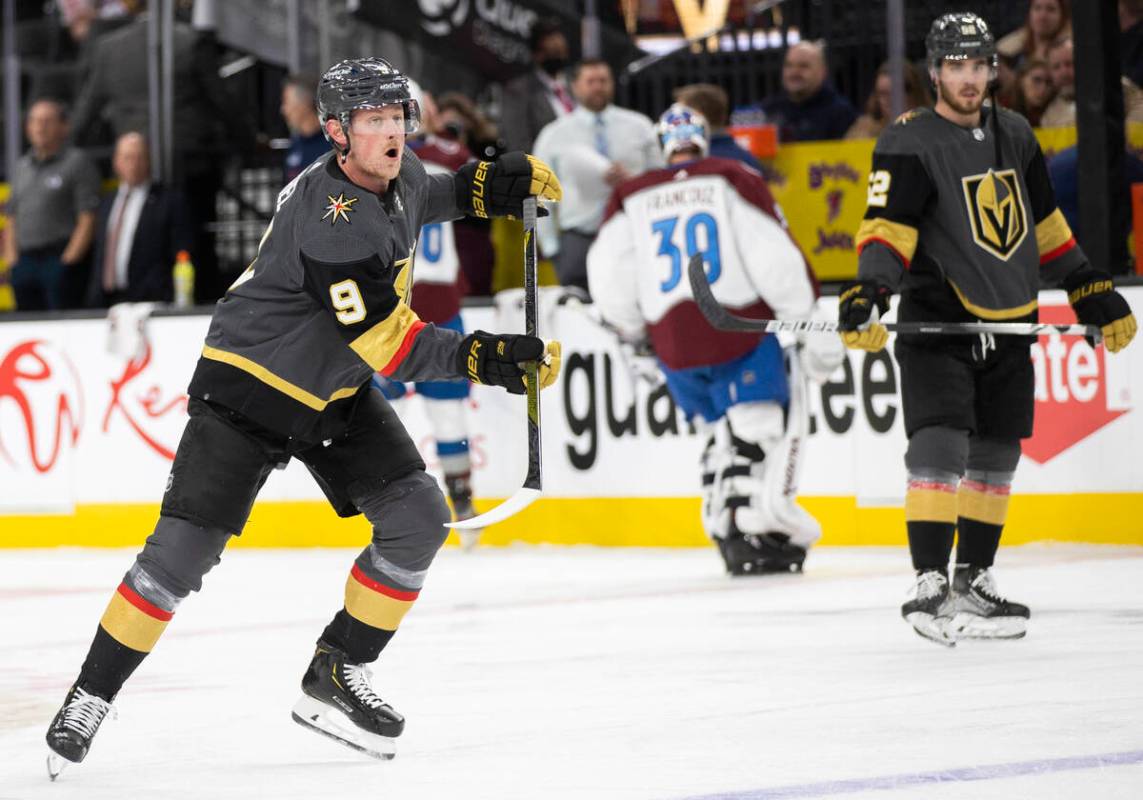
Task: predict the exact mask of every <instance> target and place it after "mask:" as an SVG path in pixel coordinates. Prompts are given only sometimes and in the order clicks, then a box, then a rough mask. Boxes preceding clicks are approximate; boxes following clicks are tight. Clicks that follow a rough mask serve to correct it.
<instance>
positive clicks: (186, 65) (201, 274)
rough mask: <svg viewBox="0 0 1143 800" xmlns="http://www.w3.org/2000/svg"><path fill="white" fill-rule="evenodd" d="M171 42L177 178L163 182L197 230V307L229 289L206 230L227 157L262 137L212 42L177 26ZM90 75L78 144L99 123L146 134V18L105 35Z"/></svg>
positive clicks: (75, 126)
mask: <svg viewBox="0 0 1143 800" xmlns="http://www.w3.org/2000/svg"><path fill="white" fill-rule="evenodd" d="M173 40H174V47H173V53H172V57H173V59H174V69H173V73H174V79H173V81H172V84H173V89H174V91H173V94H174V97H173V98H172V107H173V108H174V141H173V142H172V143H171V146H172V147H173V148H174V159H173V163H174V173H175V174H174V175H164V176H163V180H164V181H168V182H169V183H170V185H171V186H178V187H179V188H180V189H181V190H182V191H183V194H184V196H185V197H186V199H187V207H188V210H189V211H190V215H191V220H192V222H193V224H194V226H195V245H196V247H195V251H194V252H195V256H196V257H197V261H196V267H197V270H198V274H197V276H196V278H197V280H196V281H195V294H196V300H197V301H198V302H200V303H206V302H211V301H213V300H215V299H217V298H218V297H220V296H221V295H222V293H223V291H225V289H226V283H228V282H229V281H227V280H226V279H225V278H224V277H223V276H222V275H220V274H219V269H218V258H217V255H216V252H215V247H214V235H213V233H211V232H210V231H209V230H208V229H207V227H206V225H207V224H208V223H211V222H213V221H214V219H215V217H216V212H215V202H216V197H217V194H218V192H219V190H220V189H221V188H222V173H223V167H224V165H225V161H226V158H227V157H228V156H229V155H230V154H232V153H234V152H235V151H241V152H252V151H253V149H254V147H255V144H256V132H255V127H254V122H253V120H252V119H251V118H250V115H249V113H248V112H247V110H246V109H244V108H243V107H242V106H241V105H239V104H238V102H237V101H236V100H235V99H234V97H232V96H231V94H230V93H229V92H228V91H227V87H226V85H225V83H223V81H222V79H221V78H220V77H219V76H218V54H217V51H216V48H215V44H214V42H213V41H211V40H210V39H209V38H208V37H205V36H201V35H200V34H199V33H197V32H196V31H195V30H194V29H192V28H191V27H190V26H189V25H186V24H184V23H181V22H176V23H175V26H174V31H173ZM90 69H91V72H90V74H89V75H88V76H87V80H86V81H85V82H84V85H83V89H82V90H81V92H80V96H79V100H78V101H77V102H76V108H75V113H74V115H73V121H72V130H73V131H74V132H75V134H76V136H77V143H79V144H85V143H88V142H87V141H86V140H85V139H84V135H85V132H87V131H89V130H94V129H97V127H98V126H96V125H93V123H95V122H96V121H97V120H98V119H100V118H102V119H104V120H106V121H107V122H108V123H109V124H110V125H111V128H112V132H113V133H114V135H115V136H116V137H118V136H121V135H122V134H124V133H126V132H128V131H146V130H148V127H147V123H148V117H149V113H148V100H147V98H148V93H147V75H148V69H147V14H140V15H138V16H137V17H136V19H135V20H134V21H133V22H131V23H130V24H129V25H126V26H124V27H122V28H119V29H118V30H115V31H112V32H111V33H108V34H105V35H104V36H101V37H100V38H99V40H98V41H96V42H95V43H94V45H93V46H92V53H91V65H90ZM223 126H225V130H224V128H223ZM97 271H98V270H97Z"/></svg>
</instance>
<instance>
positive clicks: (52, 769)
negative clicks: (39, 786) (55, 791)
mask: <svg viewBox="0 0 1143 800" xmlns="http://www.w3.org/2000/svg"><path fill="white" fill-rule="evenodd" d="M70 763H71V762H70V761H68V760H67V759H66V758H64V757H63V756H61V755H59V754H57V753H48V778H49V780H52V781H54V780H55V779H56V778H58V777H59V776H60V775H61V774H62V773H63V771H64V770H65V769H67V765H68V764H70Z"/></svg>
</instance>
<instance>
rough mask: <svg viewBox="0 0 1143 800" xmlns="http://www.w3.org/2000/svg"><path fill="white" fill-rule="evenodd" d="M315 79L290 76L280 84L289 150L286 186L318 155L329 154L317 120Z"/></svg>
mask: <svg viewBox="0 0 1143 800" xmlns="http://www.w3.org/2000/svg"><path fill="white" fill-rule="evenodd" d="M316 91H317V78H315V77H313V76H312V75H290V76H289V77H288V78H286V79H285V80H284V81H283V82H282V106H281V109H280V111H281V114H282V119H284V120H285V121H286V126H287V127H288V128H289V129H290V148H289V149H288V150H287V151H286V162H285V177H286V183H289V182H290V181H292V180H293V179H294V178H296V177H298V175H300V174H301V172H302V170H304V169H305V168H306V167H308V166H309V165H310V164H312V163H313V162H314V161H315V160H316V159H317V158H318V156H323V155H325V154H326V153H328V152H329V142H327V141H326V140H325V134H324V133H323V132H322V127H321V121H320V120H318V115H317V105H316V103H315V92H316Z"/></svg>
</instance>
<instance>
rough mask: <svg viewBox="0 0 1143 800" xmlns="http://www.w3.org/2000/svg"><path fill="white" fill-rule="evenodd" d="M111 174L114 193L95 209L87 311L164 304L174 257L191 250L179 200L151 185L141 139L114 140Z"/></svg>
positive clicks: (170, 285)
mask: <svg viewBox="0 0 1143 800" xmlns="http://www.w3.org/2000/svg"><path fill="white" fill-rule="evenodd" d="M112 168H113V169H114V171H115V177H116V178H118V180H119V189H118V191H116V192H115V194H112V195H109V196H107V197H106V198H104V200H103V203H102V205H101V206H100V208H99V219H98V223H97V225H96V229H95V258H94V263H93V265H92V270H91V281H90V283H89V284H88V289H87V305H88V306H90V307H92V308H107V307H108V306H111V305H114V304H115V303H122V302H133V303H134V302H144V301H154V302H167V303H169V302H170V301H171V299H172V295H173V293H174V284H173V281H172V277H171V270H172V269H173V267H174V264H175V257H176V254H177V253H178V251H179V250H188V251H189V250H191V249H192V246H191V238H192V231H191V226H190V223H189V219H188V216H187V213H186V210H185V203H184V202H183V199H182V195H181V194H180V193H179V192H178V191H177V190H174V189H170V188H168V187H165V186H162V185H161V184H157V183H152V182H151V160H150V155H149V153H148V151H147V141H146V140H145V139H144V138H143V136H142V134H139V133H134V132H131V133H125V134H123V135H122V136H120V137H119V139H118V140H117V141H116V142H115V156H114V158H113V160H112Z"/></svg>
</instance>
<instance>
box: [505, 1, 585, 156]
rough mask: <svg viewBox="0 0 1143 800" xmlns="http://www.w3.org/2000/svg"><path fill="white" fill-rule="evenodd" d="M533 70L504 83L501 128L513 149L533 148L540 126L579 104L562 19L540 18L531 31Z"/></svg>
mask: <svg viewBox="0 0 1143 800" xmlns="http://www.w3.org/2000/svg"><path fill="white" fill-rule="evenodd" d="M529 44H530V45H531V49H532V67H533V68H532V71H531V72H529V73H527V74H526V75H521V76H520V77H518V78H515V79H513V80H511V81H509V82H508V83H507V84H505V86H504V99H503V101H502V106H501V112H500V129H501V130H502V131H503V132H504V141H505V142H506V143H507V149H509V150H523V151H524V152H526V153H530V152H531V151H532V145H533V144H534V143H535V141H536V137H537V136H538V135H539V134H540V130H541V129H543V127H544V126H545V125H547V124H548V123H549V122H551V121H553V120H555V119H557V118H558V117H562V116H565V115H566V114H570V113H571V112H572V109H573V108H575V101H574V100H573V99H572V93H571V87H570V86H569V85H568V82H567V76H566V74H565V73H566V70H567V68H568V64H570V63H571V62H570V56H569V54H570V52H571V50H570V48H569V47H568V40H567V37H566V36H565V35H564V31H563V26H562V25H561V24H560V22H559V20H554V19H548V20H540V21H538V22H536V23H535V24H534V25H533V26H532V32H531V34H530V35H529Z"/></svg>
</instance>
